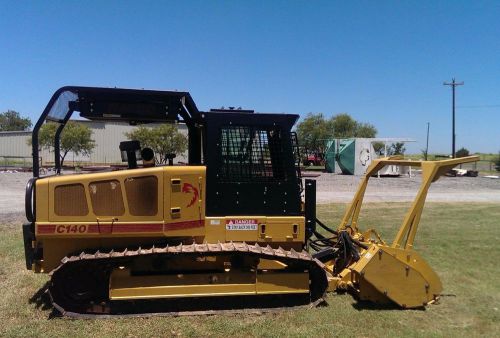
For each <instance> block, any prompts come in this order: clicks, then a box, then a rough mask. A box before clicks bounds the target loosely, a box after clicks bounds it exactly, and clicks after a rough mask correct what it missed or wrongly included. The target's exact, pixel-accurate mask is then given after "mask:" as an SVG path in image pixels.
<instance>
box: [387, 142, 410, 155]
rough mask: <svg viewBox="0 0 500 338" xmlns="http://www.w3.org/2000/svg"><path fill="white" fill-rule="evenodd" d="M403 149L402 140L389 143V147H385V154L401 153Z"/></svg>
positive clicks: (404, 149) (403, 151)
mask: <svg viewBox="0 0 500 338" xmlns="http://www.w3.org/2000/svg"><path fill="white" fill-rule="evenodd" d="M405 151H406V148H405V144H404V143H403V142H396V143H393V144H391V146H390V147H389V149H387V152H388V154H387V155H403V154H404V153H405Z"/></svg>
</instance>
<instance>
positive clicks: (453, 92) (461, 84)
mask: <svg viewBox="0 0 500 338" xmlns="http://www.w3.org/2000/svg"><path fill="white" fill-rule="evenodd" d="M451 80H452V81H451V82H444V83H443V85H445V86H451V92H452V99H451V112H452V127H451V128H452V134H451V155H452V157H453V158H455V87H456V86H463V84H464V82H463V81H462V82H456V81H455V78H453V79H451Z"/></svg>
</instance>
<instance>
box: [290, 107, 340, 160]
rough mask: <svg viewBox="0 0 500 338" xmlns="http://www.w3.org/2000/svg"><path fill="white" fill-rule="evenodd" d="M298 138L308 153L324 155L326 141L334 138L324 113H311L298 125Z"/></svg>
mask: <svg viewBox="0 0 500 338" xmlns="http://www.w3.org/2000/svg"><path fill="white" fill-rule="evenodd" d="M297 136H298V139H299V141H300V144H301V145H302V146H303V147H304V148H306V150H307V151H312V152H317V153H324V152H325V147H326V141H327V140H328V139H331V138H332V137H333V129H332V126H331V125H330V123H328V121H327V120H325V117H324V116H323V114H322V113H318V114H313V113H309V114H307V116H306V118H305V119H304V120H303V121H302V122H300V123H299V124H298V125H297Z"/></svg>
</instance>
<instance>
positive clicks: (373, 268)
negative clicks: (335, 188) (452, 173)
mask: <svg viewBox="0 0 500 338" xmlns="http://www.w3.org/2000/svg"><path fill="white" fill-rule="evenodd" d="M478 160H479V157H478V156H469V157H464V158H458V159H450V160H444V161H418V162H417V161H409V160H404V159H402V158H401V157H388V158H381V159H377V160H374V161H373V162H372V164H371V165H370V166H369V167H368V169H367V171H366V174H365V176H364V177H363V179H362V180H361V183H360V186H359V188H358V191H357V192H356V194H355V196H354V198H353V201H352V203H351V205H350V206H349V207H348V208H347V210H346V212H345V214H344V217H343V218H342V221H341V223H340V225H339V227H338V230H339V231H349V232H350V234H351V236H352V237H353V238H355V239H357V240H359V241H361V242H363V243H364V244H365V245H366V249H363V250H361V257H360V259H359V260H358V261H356V262H354V263H353V264H351V265H350V266H348V267H347V268H346V269H344V270H343V271H341V272H340V273H339V274H338V275H336V276H331V277H330V278H329V290H331V291H333V290H339V289H341V290H342V289H351V290H354V292H355V293H356V294H357V297H358V298H359V299H362V300H370V301H375V302H379V303H387V302H394V303H396V304H398V305H399V306H401V307H403V308H414V307H419V306H423V305H426V304H428V303H431V302H433V301H435V300H436V299H437V298H438V297H439V294H440V293H441V292H442V284H441V281H440V280H439V277H438V275H437V274H436V273H435V272H434V270H433V269H432V268H431V267H430V266H429V265H428V264H427V262H426V261H425V260H424V259H423V258H422V257H421V256H420V255H419V254H418V253H416V252H415V251H414V250H413V242H414V240H415V235H416V233H417V229H418V224H419V222H420V217H421V215H422V210H423V208H424V204H425V199H426V197H427V192H428V191H429V187H430V185H431V184H432V182H435V181H436V180H438V179H439V177H441V176H442V175H444V174H445V173H446V172H448V171H449V170H451V169H452V168H453V167H455V166H456V165H458V164H461V163H468V162H475V161H478ZM386 165H400V166H413V167H420V168H422V183H421V186H420V189H419V190H418V193H417V195H416V197H415V200H414V201H413V203H412V206H411V207H410V209H409V210H408V212H407V214H406V216H405V218H404V220H403V223H402V224H401V227H400V228H399V231H398V233H397V234H396V237H395V238H394V240H393V242H392V244H391V245H387V244H385V242H384V241H383V240H382V239H381V238H380V236H379V235H378V234H377V233H376V231H374V230H372V229H370V230H368V231H365V232H364V233H362V232H360V230H359V226H358V218H359V213H360V210H361V205H362V203H363V197H364V194H365V191H366V187H367V185H368V180H369V179H370V177H371V176H373V175H375V174H376V173H377V172H378V171H379V170H380V169H382V168H383V167H384V166H386ZM372 235H375V238H373V236H372ZM334 263H335V262H329V263H327V264H326V270H327V271H329V272H330V273H333V264H334Z"/></svg>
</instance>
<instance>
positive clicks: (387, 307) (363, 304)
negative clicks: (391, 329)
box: [352, 300, 425, 311]
mask: <svg viewBox="0 0 500 338" xmlns="http://www.w3.org/2000/svg"><path fill="white" fill-rule="evenodd" d="M352 307H353V308H355V309H356V310H358V311H364V310H368V311H369V310H376V311H380V310H383V311H394V310H397V311H402V310H404V309H403V308H401V307H400V306H398V305H397V304H394V303H386V304H381V303H375V302H370V301H366V300H358V301H356V302H354V303H353V304H352ZM409 310H416V311H425V307H424V306H420V307H417V308H412V309H409Z"/></svg>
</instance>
